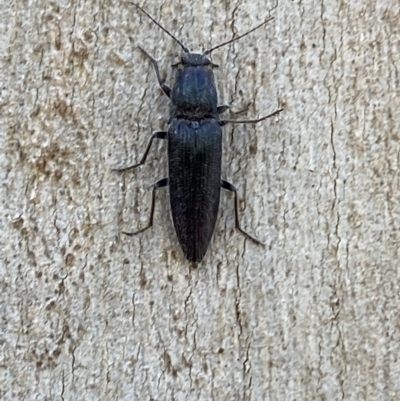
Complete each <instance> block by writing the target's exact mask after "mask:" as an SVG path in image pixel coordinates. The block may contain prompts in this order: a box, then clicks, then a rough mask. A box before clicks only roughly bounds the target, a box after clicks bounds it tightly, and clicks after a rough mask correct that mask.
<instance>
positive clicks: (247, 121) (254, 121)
mask: <svg viewBox="0 0 400 401" xmlns="http://www.w3.org/2000/svg"><path fill="white" fill-rule="evenodd" d="M281 111H283V109H278V110H275V111H274V112H273V113H271V114H268V115H267V116H264V117H261V118H257V119H255V120H221V121H220V122H219V124H220V125H221V126H223V125H225V124H227V123H238V124H256V123H259V122H260V121H264V120H266V119H267V118H271V117H273V116H276V115H278V114H279V113H280V112H281Z"/></svg>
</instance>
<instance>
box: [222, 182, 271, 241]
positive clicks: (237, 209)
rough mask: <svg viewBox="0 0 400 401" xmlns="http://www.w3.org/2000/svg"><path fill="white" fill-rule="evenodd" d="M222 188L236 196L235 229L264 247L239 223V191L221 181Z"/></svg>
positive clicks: (228, 183)
mask: <svg viewBox="0 0 400 401" xmlns="http://www.w3.org/2000/svg"><path fill="white" fill-rule="evenodd" d="M221 187H222V188H224V189H227V190H228V191H231V192H233V193H234V194H235V227H236V228H237V229H238V230H239V231H240V232H241V233H242V234H244V235H245V236H246V237H247V238H249V239H251V240H252V241H253V242H255V243H256V244H257V245H263V246H265V244H263V243H262V242H261V241H259V240H258V239H257V238H255V237H253V236H251V235H250V234H249V233H248V232H246V231H245V230H243V228H242V227H241V226H240V223H239V201H238V197H237V190H236V187H235V186H234V185H232V184H231V183H230V182H228V181H225V180H221Z"/></svg>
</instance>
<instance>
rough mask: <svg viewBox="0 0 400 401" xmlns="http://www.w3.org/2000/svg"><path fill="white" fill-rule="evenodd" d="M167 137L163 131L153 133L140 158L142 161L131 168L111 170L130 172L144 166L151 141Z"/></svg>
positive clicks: (166, 133)
mask: <svg viewBox="0 0 400 401" xmlns="http://www.w3.org/2000/svg"><path fill="white" fill-rule="evenodd" d="M167 135H168V132H165V131H158V132H155V133H154V134H153V135H152V136H151V138H150V141H149V144H148V145H147V148H146V150H145V152H144V155H143V157H142V159H141V160H140V162H139V163H136V164H134V165H133V166H129V167H122V168H113V171H120V172H122V171H128V170H131V169H133V168H135V167H138V166H141V165H142V164H144V163H145V161H146V158H147V155H148V153H149V151H150V148H151V144H152V143H153V139H154V138H157V139H167Z"/></svg>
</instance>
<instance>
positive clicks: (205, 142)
mask: <svg viewBox="0 0 400 401" xmlns="http://www.w3.org/2000/svg"><path fill="white" fill-rule="evenodd" d="M132 4H133V5H134V6H135V7H137V8H138V9H140V10H141V11H142V12H143V13H144V14H146V15H147V17H148V18H150V19H151V20H152V21H153V22H154V23H155V24H156V25H157V26H159V27H160V28H161V29H162V30H163V31H164V32H166V33H167V34H168V35H169V36H171V37H172V38H173V39H174V40H175V41H176V42H177V43H178V44H179V45H180V46H181V47H182V49H183V50H184V52H185V54H184V55H183V56H182V58H181V61H180V63H178V64H176V65H175V66H176V67H178V71H177V73H176V77H175V83H174V86H173V88H172V90H171V89H170V88H169V87H168V86H167V85H165V83H164V80H163V79H161V76H160V72H159V68H158V63H157V61H156V60H154V59H153V58H152V57H151V56H150V55H149V54H147V52H146V51H144V50H143V49H141V48H140V49H141V51H142V52H143V53H144V54H145V55H146V57H148V58H149V59H150V61H151V62H152V64H153V66H154V69H155V72H156V75H157V80H158V83H159V84H160V86H161V88H162V90H163V91H164V93H165V94H166V95H167V96H168V97H169V98H170V99H171V103H172V105H171V112H170V118H169V121H168V124H169V129H168V132H163V131H159V132H156V133H154V134H153V136H152V137H151V139H150V142H149V144H148V146H147V149H146V151H145V153H144V155H143V157H142V159H141V161H140V162H139V163H138V164H135V165H133V166H130V167H126V168H122V169H119V171H126V170H129V169H132V168H135V167H138V166H140V165H142V164H144V162H145V161H146V157H147V154H148V152H149V150H150V147H151V144H152V142H153V139H155V138H157V139H166V140H167V141H168V169H169V177H168V178H164V179H162V180H160V181H158V182H157V183H156V184H155V185H154V187H153V196H152V205H151V213H150V221H149V224H148V226H147V227H145V228H143V229H141V230H139V231H136V232H134V233H126V232H125V234H127V235H135V234H138V233H141V232H143V231H145V230H147V229H148V228H150V227H151V226H152V225H153V214H154V204H155V191H156V189H158V188H161V187H164V186H167V185H169V187H170V191H169V193H170V203H171V212H172V219H173V222H174V226H175V230H176V234H177V236H178V240H179V243H180V245H181V247H182V250H183V252H184V254H185V256H186V258H187V259H188V260H189V261H190V262H200V261H201V260H202V259H203V257H204V255H205V253H206V251H207V248H208V245H209V243H210V241H211V237H212V234H213V231H214V228H215V223H216V220H217V215H218V206H219V200H220V192H221V187H222V188H224V189H227V190H229V191H232V192H234V194H235V217H236V219H235V226H236V228H237V229H238V230H240V231H241V232H242V233H243V234H244V235H246V236H247V237H248V238H249V239H251V240H252V241H254V242H255V243H257V244H261V243H260V241H258V240H257V239H256V238H254V237H252V236H251V235H249V234H248V233H247V232H246V231H244V230H243V229H242V228H241V227H240V224H239V219H238V200H237V193H236V188H235V187H234V186H233V185H232V184H230V183H229V182H227V181H224V180H221V158H222V129H221V126H222V125H225V123H227V122H234V123H257V122H259V121H262V120H265V119H266V118H269V117H272V116H273V115H276V114H278V113H279V112H280V111H281V110H277V111H275V112H274V113H272V114H270V115H268V116H265V117H262V118H260V119H257V120H239V121H237V120H236V121H231V120H225V121H221V120H220V118H219V114H220V113H222V112H224V111H225V110H227V109H228V106H218V94H217V89H216V85H215V79H214V74H213V72H212V68H213V67H217V66H216V65H215V64H213V63H212V62H211V61H210V59H208V58H207V57H206V55H207V54H210V53H211V52H212V51H213V50H215V49H216V48H218V47H221V46H224V45H226V44H228V43H231V42H233V41H235V40H238V39H240V38H241V37H243V36H246V35H247V34H249V33H250V32H253V31H254V30H255V29H258V28H259V27H260V26H262V25H264V24H266V22H268V21H265V22H263V23H262V24H260V25H259V26H257V27H255V28H253V29H252V30H250V31H248V32H247V33H245V34H243V35H241V36H239V37H236V38H233V39H231V40H229V41H227V42H225V43H222V44H220V45H218V46H215V47H213V48H212V49H209V50H207V51H206V52H204V54H197V53H191V52H190V51H189V50H188V49H187V48H186V47H185V46H184V45H183V44H182V43H181V42H180V41H179V40H178V39H177V38H175V36H173V35H172V34H171V33H170V32H168V31H167V30H166V29H165V28H164V27H162V26H161V25H160V24H159V23H158V22H157V21H156V20H154V19H153V17H151V16H150V15H149V14H148V13H147V12H146V11H145V10H143V9H142V8H141V7H140V6H138V5H137V4H134V3H132Z"/></svg>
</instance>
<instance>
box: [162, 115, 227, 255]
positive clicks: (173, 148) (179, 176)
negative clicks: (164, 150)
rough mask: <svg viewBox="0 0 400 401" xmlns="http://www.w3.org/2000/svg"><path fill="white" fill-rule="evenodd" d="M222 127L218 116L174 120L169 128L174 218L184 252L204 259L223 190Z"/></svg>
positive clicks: (169, 161)
mask: <svg viewBox="0 0 400 401" xmlns="http://www.w3.org/2000/svg"><path fill="white" fill-rule="evenodd" d="M221 143H222V130H221V127H220V125H219V123H218V122H217V121H216V120H214V119H207V120H205V119H202V120H199V121H196V120H183V119H179V120H173V121H172V123H171V125H170V128H169V130H168V166H169V191H170V202H171V211H172V219H173V221H174V226H175V230H176V234H177V236H178V240H179V243H180V244H181V247H182V250H183V253H184V254H185V256H186V258H187V259H188V260H189V261H191V262H199V261H201V259H203V256H204V254H205V253H206V251H207V248H208V244H209V243H210V240H211V237H212V234H213V232H214V227H215V222H216V220H217V214H218V206H219V199H220V192H221V157H222V145H221Z"/></svg>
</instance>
